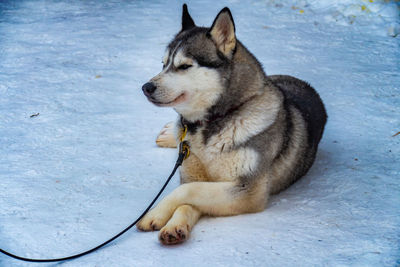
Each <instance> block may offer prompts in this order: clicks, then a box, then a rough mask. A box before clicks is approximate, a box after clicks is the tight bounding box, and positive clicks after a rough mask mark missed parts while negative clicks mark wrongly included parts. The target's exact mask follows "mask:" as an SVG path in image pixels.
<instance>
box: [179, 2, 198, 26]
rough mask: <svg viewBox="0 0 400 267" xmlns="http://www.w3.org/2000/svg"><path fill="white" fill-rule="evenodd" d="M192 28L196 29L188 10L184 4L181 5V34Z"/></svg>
mask: <svg viewBox="0 0 400 267" xmlns="http://www.w3.org/2000/svg"><path fill="white" fill-rule="evenodd" d="M193 27H196V25H195V24H194V21H193V19H192V17H191V16H190V14H189V11H188V8H187V5H186V4H183V7H182V30H181V31H182V32H183V31H186V30H189V29H191V28H193Z"/></svg>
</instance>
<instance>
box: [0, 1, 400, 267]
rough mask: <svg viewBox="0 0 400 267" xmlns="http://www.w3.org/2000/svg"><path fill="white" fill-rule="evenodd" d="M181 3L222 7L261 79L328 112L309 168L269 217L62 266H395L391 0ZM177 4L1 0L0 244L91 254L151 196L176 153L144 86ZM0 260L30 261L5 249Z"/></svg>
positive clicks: (32, 251) (135, 244)
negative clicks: (289, 82)
mask: <svg viewBox="0 0 400 267" xmlns="http://www.w3.org/2000/svg"><path fill="white" fill-rule="evenodd" d="M186 2H187V3H188V6H189V11H190V12H191V14H192V16H193V18H194V20H195V22H196V23H197V24H198V25H204V26H210V25H211V23H212V21H213V19H214V17H215V15H216V14H217V13H218V11H219V10H220V9H221V8H223V7H224V6H229V7H230V8H231V11H232V13H233V16H234V19H235V23H236V29H237V37H238V39H239V40H241V41H242V43H244V44H245V45H246V46H247V47H248V48H249V50H250V51H252V52H253V53H254V55H255V56H256V57H257V58H258V59H259V60H260V62H262V64H263V66H264V68H265V71H266V73H267V74H290V75H293V76H296V77H299V78H301V79H304V80H306V81H308V82H310V83H311V85H312V86H314V87H315V88H316V89H317V91H318V92H319V93H320V95H321V98H322V99H323V101H324V103H325V105H326V108H327V111H328V115H329V119H328V124H327V126H326V129H325V133H324V136H323V139H322V141H321V144H320V148H319V152H318V155H317V159H316V162H315V164H314V166H313V167H312V169H311V170H310V172H309V173H308V174H307V175H306V176H305V177H304V178H302V179H301V180H300V181H299V182H297V183H296V184H294V185H293V186H292V187H290V188H289V189H288V190H286V191H284V192H282V193H281V194H279V195H276V196H274V197H272V199H271V201H270V203H269V206H268V208H267V209H266V210H265V211H263V212H260V213H256V214H247V215H240V216H234V217H224V218H203V219H201V220H200V222H199V223H198V224H197V225H196V226H195V228H194V230H193V232H192V235H191V237H190V240H189V241H188V242H186V243H184V244H182V245H177V246H172V247H166V246H162V245H161V244H160V243H159V242H158V240H157V234H158V233H157V232H151V233H142V232H139V231H137V230H136V229H134V230H131V231H129V232H128V233H127V234H125V235H124V236H123V237H121V238H119V239H117V240H116V241H115V242H113V243H112V244H110V245H109V246H107V247H105V248H103V249H101V250H100V251H98V252H96V253H93V254H91V255H88V256H86V257H83V258H80V259H77V260H74V261H70V262H65V263H63V264H61V266H348V265H354V266H397V265H399V264H400V208H399V207H400V180H399V179H400V135H397V136H394V135H395V134H396V133H397V132H399V131H400V74H399V73H400V60H399V58H400V39H399V36H398V31H399V2H398V1H379V0H369V1H361V0H360V1H356V0H347V1H345V0H341V1H328V0H326V1H317V0H309V1H267V0H265V1H261V0H260V1H250V0H246V1H235V0H232V1H211V0H203V1H186ZM182 3H183V2H181V1H168V2H167V1H122V0H121V1H67V0H65V1H55V0H54V1H53V0H46V1H45V0H42V1H41V0H38V1H1V2H0V96H1V97H0V207H1V209H0V247H1V248H3V249H7V250H9V251H11V252H14V253H16V254H19V255H22V256H28V257H36V258H47V257H59V256H68V255H70V254H73V253H78V252H81V251H83V250H85V249H88V248H92V247H94V246H96V245H98V244H99V243H101V242H103V241H104V240H105V239H107V238H109V237H111V236H112V235H114V234H115V233H117V232H119V231H120V230H121V229H123V228H124V227H125V226H127V225H128V224H130V223H131V222H132V221H133V220H134V219H135V218H136V217H137V216H138V215H139V214H140V213H141V212H142V211H143V209H144V208H145V206H146V205H147V204H148V203H149V201H150V200H151V199H152V198H153V196H154V195H155V194H156V192H157V191H158V190H159V188H160V186H161V184H162V183H163V182H164V179H165V178H166V177H167V175H168V174H169V172H170V170H171V169H172V167H173V165H174V162H175V159H176V151H175V150H174V149H161V148H158V147H156V145H155V142H154V140H155V136H156V134H157V133H158V131H159V130H160V129H161V127H162V126H163V125H164V124H165V123H166V122H168V121H171V120H174V119H175V118H176V114H175V112H174V111H173V110H172V109H166V108H158V107H155V106H153V105H152V104H150V103H149V102H148V101H147V100H146V99H145V97H144V96H143V94H142V92H141V86H142V84H143V83H145V82H146V81H148V79H149V78H151V77H153V76H154V75H155V74H157V73H158V71H160V69H161V57H162V55H163V53H164V48H165V46H166V44H167V43H168V42H169V41H170V40H171V39H172V37H173V35H174V34H175V33H176V32H178V31H179V30H180V16H181V5H182ZM396 36H397V37H396ZM177 186H178V177H175V178H174V180H173V182H172V183H171V184H170V185H169V186H168V188H167V192H166V193H168V192H170V191H171V190H172V189H173V188H175V187H177ZM164 195H165V194H164ZM0 266H38V265H37V264H31V263H23V262H18V261H15V260H13V259H10V258H8V257H6V256H3V255H0ZM42 266H43V264H42ZM44 266H47V265H46V264H44Z"/></svg>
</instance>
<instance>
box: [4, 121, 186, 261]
mask: <svg viewBox="0 0 400 267" xmlns="http://www.w3.org/2000/svg"><path fill="white" fill-rule="evenodd" d="M185 129H186V130H185V132H184V135H186V131H187V128H186V127H185ZM184 135H182V136H183V138H182V137H181V143H180V145H179V155H178V159H177V160H176V163H175V167H174V169H173V170H172V172H171V174H170V175H169V177H168V178H167V181H165V183H164V185H163V187H162V188H161V190H160V192H158V194H157V195H156V197H155V198H154V199H153V201H152V202H151V203H150V205H149V206H148V207H147V208H146V210H145V211H144V212H143V213H142V215H140V216H139V218H137V219H136V221H134V222H133V223H132V224H131V225H129V226H128V227H126V228H125V229H124V230H122V231H121V232H120V233H119V234H117V235H116V236H114V237H113V238H110V239H109V240H107V241H106V242H104V243H102V244H100V245H98V246H97V247H94V248H92V249H89V250H87V251H85V252H82V253H79V254H76V255H72V256H69V257H64V258H56V259H30V258H24V257H20V256H17V255H14V254H12V253H10V252H7V251H5V250H2V249H1V248H0V252H1V253H3V254H5V255H7V256H9V257H12V258H14V259H17V260H21V261H29V262H55V261H67V260H72V259H76V258H79V257H82V256H85V255H87V254H89V253H92V252H94V251H96V250H98V249H99V248H101V247H104V246H105V245H107V244H108V243H110V242H112V241H114V240H115V239H117V238H118V237H120V236H121V235H123V234H124V233H125V232H127V231H128V230H129V229H131V228H132V227H133V226H134V225H135V224H136V223H137V222H138V221H140V219H142V218H143V217H144V216H145V215H146V213H147V212H148V211H149V210H150V209H151V207H152V206H153V205H154V203H155V202H156V201H157V199H158V198H159V197H160V195H161V194H162V192H163V191H164V189H165V187H167V185H168V183H169V181H170V180H171V178H172V177H173V176H174V174H175V172H176V170H177V169H178V168H179V166H181V165H182V162H183V160H185V159H186V158H187V157H188V156H189V145H188V144H187V142H183V139H184V138H185V136H184Z"/></svg>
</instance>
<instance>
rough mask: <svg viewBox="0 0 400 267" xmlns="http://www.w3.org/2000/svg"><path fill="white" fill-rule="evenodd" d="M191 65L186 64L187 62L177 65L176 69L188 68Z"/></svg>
mask: <svg viewBox="0 0 400 267" xmlns="http://www.w3.org/2000/svg"><path fill="white" fill-rule="evenodd" d="M191 66H192V65H188V64H182V65H180V66H179V67H178V70H187V69H188V68H190V67H191Z"/></svg>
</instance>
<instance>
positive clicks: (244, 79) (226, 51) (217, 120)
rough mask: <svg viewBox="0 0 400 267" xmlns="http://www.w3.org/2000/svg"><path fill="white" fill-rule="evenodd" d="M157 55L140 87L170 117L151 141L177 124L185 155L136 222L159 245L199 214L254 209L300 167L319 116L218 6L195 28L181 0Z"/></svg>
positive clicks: (318, 128)
mask: <svg viewBox="0 0 400 267" xmlns="http://www.w3.org/2000/svg"><path fill="white" fill-rule="evenodd" d="M163 64H164V66H163V69H162V71H161V73H159V74H158V75H157V76H155V77H154V78H152V79H151V80H150V81H149V82H148V83H146V84H144V85H143V87H142V89H143V92H144V94H145V95H146V97H147V98H148V100H149V101H150V102H152V103H153V104H155V105H157V106H161V107H173V108H174V109H175V111H176V112H177V113H178V114H179V117H178V120H177V122H176V123H175V125H171V124H167V125H166V126H165V128H164V129H163V130H162V131H161V133H160V135H159V136H158V139H157V144H158V145H159V146H162V147H176V145H177V141H178V140H179V139H180V138H181V137H182V135H183V131H184V128H186V129H187V134H186V135H185V138H184V140H185V141H186V142H188V144H189V146H190V155H189V157H188V158H187V159H186V160H185V161H184V162H183V164H182V167H181V169H180V177H181V178H180V179H181V185H180V186H179V187H178V188H176V189H175V190H174V191H173V192H172V193H171V194H170V195H168V196H167V197H165V198H164V199H163V200H162V201H161V202H160V203H159V204H158V205H157V206H156V207H155V208H154V209H152V210H151V211H150V212H149V213H148V214H147V215H146V216H145V217H144V218H143V219H142V220H141V221H140V222H139V223H138V225H137V227H138V228H139V229H140V230H143V231H154V230H160V233H159V239H160V241H161V242H162V243H163V244H175V243H180V242H183V241H185V240H187V238H188V237H189V233H190V231H191V229H192V228H193V226H194V225H195V224H196V222H197V221H198V219H199V218H200V217H201V216H202V215H211V216H229V215H236V214H242V213H249V212H259V211H262V210H264V209H265V208H266V206H267V202H268V197H269V195H271V194H276V193H278V192H280V191H281V190H283V189H285V188H287V187H288V186H289V185H291V184H292V183H294V182H295V181H296V180H298V179H299V178H300V177H302V176H303V175H305V174H306V173H307V171H308V170H309V169H310V167H311V165H312V164H313V162H314V159H315V154H316V152H317V148H318V143H319V141H320V139H321V137H322V133H323V130H324V126H325V123H326V120H327V115H326V111H325V108H324V105H323V103H322V101H321V99H320V97H319V95H318V93H317V92H316V91H315V90H314V89H313V88H312V87H311V86H310V85H309V84H308V83H306V82H304V81H301V80H299V79H297V78H294V77H291V76H284V75H274V76H266V75H265V73H264V71H263V69H262V67H261V64H260V63H259V62H258V61H257V59H256V58H255V57H254V56H253V55H252V54H251V53H250V52H249V51H248V50H247V49H246V47H245V46H244V45H243V44H242V43H241V42H240V41H239V40H237V39H236V35H235V24H234V22H233V18H232V15H231V12H230V10H229V9H228V8H226V7H225V8H224V9H222V10H221V11H220V12H219V14H218V15H217V17H216V18H215V20H214V22H213V24H212V26H211V27H210V28H205V27H197V26H196V25H195V23H194V21H193V19H192V17H191V16H190V15H189V13H188V10H187V6H186V5H183V13H182V29H181V31H180V32H179V33H178V34H177V35H176V36H175V38H174V39H173V40H172V42H171V43H170V44H169V45H168V47H167V49H166V52H165V56H164V58H163Z"/></svg>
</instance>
